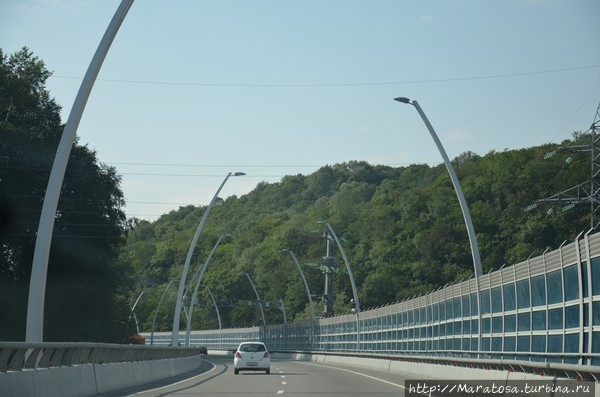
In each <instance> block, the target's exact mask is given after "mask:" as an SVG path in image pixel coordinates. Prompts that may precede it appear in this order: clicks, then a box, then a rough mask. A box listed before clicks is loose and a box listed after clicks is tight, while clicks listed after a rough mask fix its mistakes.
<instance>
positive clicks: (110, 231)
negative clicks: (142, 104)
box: [0, 48, 130, 342]
mask: <svg viewBox="0 0 600 397" xmlns="http://www.w3.org/2000/svg"><path fill="white" fill-rule="evenodd" d="M50 75H51V73H50V72H49V71H48V70H47V69H46V67H45V65H44V63H43V62H42V61H41V60H40V59H38V58H37V57H35V56H34V55H33V54H32V53H31V52H30V51H29V50H28V49H27V48H23V49H22V50H20V51H18V52H16V53H15V54H13V55H11V56H7V55H5V54H4V53H3V52H2V51H1V50H0V136H1V137H2V139H0V153H1V156H0V202H1V206H2V214H3V215H2V219H3V221H2V222H3V226H2V234H1V236H0V250H1V252H2V255H0V285H1V287H0V288H2V291H3V294H2V296H1V297H0V319H1V322H2V324H3V326H2V327H0V340H23V339H24V336H25V315H26V311H27V310H26V309H27V296H28V286H29V277H30V272H31V264H32V260H33V251H34V245H35V233H36V230H37V225H38V223H39V217H40V213H41V208H42V202H43V197H44V192H45V190H46V186H47V182H48V177H49V174H50V169H51V167H52V163H53V159H54V155H55V152H56V147H57V145H58V141H59V140H60V136H61V134H62V129H63V125H62V123H61V121H60V106H59V105H58V104H57V103H56V102H55V100H54V99H52V98H51V97H50V95H49V93H48V91H47V90H46V88H45V83H46V80H47V79H48V77H50ZM123 204H124V201H123V194H122V192H121V190H120V177H119V176H118V175H117V174H116V170H115V169H114V168H113V167H108V166H106V165H103V164H101V163H99V161H98V159H97V158H96V153H95V152H93V151H91V150H89V149H88V148H87V147H86V146H81V145H79V144H78V143H77V142H75V143H74V147H73V149H72V151H71V156H70V158H69V165H68V167H67V170H66V174H65V178H64V183H63V186H62V190H61V198H60V201H59V205H58V210H57V214H56V221H55V227H54V232H53V239H52V247H51V252H50V259H49V266H48V277H47V283H46V300H45V302H46V308H45V318H44V320H45V321H44V331H45V332H44V339H45V340H47V341H83V340H87V341H111V342H117V341H125V340H126V338H127V335H128V333H129V332H130V331H129V330H128V329H127V316H128V311H129V310H128V306H127V303H126V301H127V300H128V294H127V293H126V286H127V284H128V281H127V272H126V271H125V269H122V268H118V267H117V266H116V258H117V248H118V247H119V246H120V245H121V244H122V243H123V242H124V239H123V233H124V230H125V226H126V222H125V215H124V213H123V211H122V210H121V208H122V206H123Z"/></svg>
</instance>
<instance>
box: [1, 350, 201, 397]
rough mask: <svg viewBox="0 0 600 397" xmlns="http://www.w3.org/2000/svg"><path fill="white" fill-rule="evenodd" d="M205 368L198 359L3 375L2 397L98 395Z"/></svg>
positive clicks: (105, 365)
mask: <svg viewBox="0 0 600 397" xmlns="http://www.w3.org/2000/svg"><path fill="white" fill-rule="evenodd" d="M201 365H202V359H201V358H200V357H198V356H196V357H185V358H174V359H165V360H154V361H143V362H128V363H113V364H84V365H77V366H73V367H56V368H45V369H34V370H29V369H27V370H23V371H9V372H1V373H0V396H2V397H87V396H95V395H97V394H101V393H109V392H114V391H117V390H122V389H127V388H130V387H135V386H141V385H144V384H147V383H152V382H155V381H158V380H163V379H167V378H170V377H173V376H177V375H181V374H185V373H187V372H190V371H193V370H195V369H198V368H200V366H201Z"/></svg>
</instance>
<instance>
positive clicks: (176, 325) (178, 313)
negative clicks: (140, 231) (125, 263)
mask: <svg viewBox="0 0 600 397" xmlns="http://www.w3.org/2000/svg"><path fill="white" fill-rule="evenodd" d="M232 175H233V176H242V175H246V174H245V173H244V172H235V173H232V172H230V173H228V174H227V176H226V177H225V179H224V180H223V182H222V183H221V186H219V188H218V189H217V191H216V193H215V195H214V196H213V198H212V200H211V201H210V204H209V205H208V207H207V208H206V211H204V214H203V215H202V219H201V220H200V224H199V225H198V228H197V229H196V233H195V234H194V238H193V239H192V243H191V244H190V248H189V250H188V253H187V257H186V258H185V263H184V265H183V271H182V273H181V279H180V280H179V290H178V291H177V302H176V303H175V313H174V315H173V331H172V333H171V346H178V345H179V321H180V317H181V307H182V306H183V291H184V290H185V281H186V278H187V274H188V271H189V268H190V262H191V261H192V255H193V254H194V249H195V248H196V243H197V242H198V237H200V232H201V231H202V228H203V227H204V223H205V222H206V218H207V217H208V214H209V213H210V210H211V209H212V207H213V206H214V205H215V202H216V201H217V198H218V196H219V192H220V191H221V189H222V188H223V186H224V185H225V182H227V180H228V179H229V177H231V176H232Z"/></svg>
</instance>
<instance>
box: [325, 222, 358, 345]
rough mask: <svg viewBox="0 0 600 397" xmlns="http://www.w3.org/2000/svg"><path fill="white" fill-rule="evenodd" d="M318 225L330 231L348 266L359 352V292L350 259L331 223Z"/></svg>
mask: <svg viewBox="0 0 600 397" xmlns="http://www.w3.org/2000/svg"><path fill="white" fill-rule="evenodd" d="M317 223H318V224H319V225H325V226H326V227H327V229H328V230H329V233H330V234H331V236H332V237H333V239H334V240H335V243H336V244H337V246H338V248H339V250H340V252H341V254H342V258H344V263H345V264H346V271H347V272H348V276H350V284H351V285H352V295H354V312H355V313H356V350H359V349H360V320H359V313H360V302H359V300H358V291H357V290H356V283H355V282H354V276H353V275H352V269H351V268H350V263H348V258H347V257H346V253H345V252H344V248H343V247H342V244H341V243H340V240H339V239H338V237H337V235H336V234H335V231H334V230H333V228H332V227H331V225H330V224H329V222H325V221H318V222H317Z"/></svg>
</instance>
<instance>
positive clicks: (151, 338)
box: [150, 280, 174, 346]
mask: <svg viewBox="0 0 600 397" xmlns="http://www.w3.org/2000/svg"><path fill="white" fill-rule="evenodd" d="M173 281H174V280H171V281H169V284H167V287H166V288H165V290H164V291H163V293H162V295H161V297H160V300H159V301H158V305H157V306H156V312H155V313H154V320H152V331H151V332H150V346H152V345H153V344H154V329H155V327H156V318H157V317H158V311H159V310H160V306H161V305H162V302H163V299H165V295H166V294H167V290H168V289H169V287H170V286H171V284H173Z"/></svg>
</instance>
